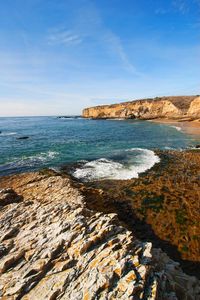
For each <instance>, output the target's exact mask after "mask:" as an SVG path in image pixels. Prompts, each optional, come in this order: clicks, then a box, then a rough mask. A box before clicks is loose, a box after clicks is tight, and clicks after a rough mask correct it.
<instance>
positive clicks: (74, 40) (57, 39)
mask: <svg viewBox="0 0 200 300" xmlns="http://www.w3.org/2000/svg"><path fill="white" fill-rule="evenodd" d="M47 42H48V44H50V45H61V44H63V45H77V44H80V43H81V42H82V38H81V37H80V36H79V35H78V34H75V33H73V32H72V31H71V30H65V29H63V30H53V31H52V32H51V33H50V34H49V35H48V37H47Z"/></svg>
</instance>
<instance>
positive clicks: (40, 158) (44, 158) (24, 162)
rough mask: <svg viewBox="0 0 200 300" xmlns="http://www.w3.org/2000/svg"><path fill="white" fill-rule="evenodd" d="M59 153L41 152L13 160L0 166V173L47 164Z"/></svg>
mask: <svg viewBox="0 0 200 300" xmlns="http://www.w3.org/2000/svg"><path fill="white" fill-rule="evenodd" d="M58 154H59V153H58V152H56V151H48V152H41V153H38V154H35V155H31V156H22V157H21V158H17V157H16V158H14V159H13V161H12V162H8V163H5V164H2V165H0V171H3V170H11V169H13V168H14V169H18V168H23V167H34V166H38V165H40V164H41V163H44V162H48V161H50V160H52V159H53V158H55V157H56V156H57V155H58Z"/></svg>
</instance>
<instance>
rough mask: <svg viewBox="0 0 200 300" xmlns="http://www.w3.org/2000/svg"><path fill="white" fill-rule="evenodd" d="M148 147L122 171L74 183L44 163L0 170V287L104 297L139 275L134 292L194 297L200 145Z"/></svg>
mask: <svg viewBox="0 0 200 300" xmlns="http://www.w3.org/2000/svg"><path fill="white" fill-rule="evenodd" d="M156 154H157V155H159V157H160V162H159V163H157V164H155V165H154V166H153V167H152V168H151V169H149V170H147V171H146V172H144V173H143V174H141V175H140V177H139V178H135V179H129V180H102V181H95V182H88V183H86V182H84V183H83V182H81V181H80V180H77V179H74V178H73V177H72V176H71V175H69V174H68V173H65V172H63V173H58V172H56V171H53V170H49V169H46V170H44V169H43V170H41V171H39V172H31V173H23V174H17V175H10V176H5V177H0V205H1V207H2V209H0V217H1V219H2V220H3V223H2V224H3V226H2V228H1V230H0V231H1V236H2V245H3V246H2V248H1V249H2V251H3V252H2V254H3V256H2V257H0V266H1V271H2V275H1V276H2V279H3V280H2V287H3V293H4V294H3V296H4V295H5V296H8V295H9V296H11V297H12V296H13V297H16V298H20V299H21V298H24V297H27V299H29V298H30V299H32V298H37V299H38V296H39V298H41V299H46V297H47V296H48V297H49V296H51V295H53V296H54V295H63V294H62V293H63V291H64V295H65V296H66V299H79V298H80V299H82V297H83V294H84V295H88V291H89V292H90V291H92V293H93V296H94V295H95V299H96V297H97V298H99V295H101V293H102V292H103V293H104V297H103V298H102V299H104V298H106V297H107V295H109V296H110V291H112V289H113V288H114V289H115V293H119V294H117V295H118V296H117V297H116V298H115V299H120V298H121V297H122V295H125V298H126V299H129V298H128V296H127V294H126V291H127V290H128V289H129V287H130V288H131V289H135V288H136V289H137V288H138V283H139V284H140V291H141V298H142V297H143V296H144V295H145V299H147V296H149V295H159V296H158V297H157V296H155V297H153V298H152V299H154V300H155V299H157V298H159V299H164V298H163V297H164V296H163V297H162V295H165V297H166V293H169V296H170V295H171V294H172V292H173V293H174V295H176V297H177V299H183V298H185V295H186V296H187V297H189V298H190V299H196V296H197V295H199V288H200V282H199V280H198V278H199V267H200V261H199V256H198V249H199V237H198V232H199V230H200V228H199V226H200V220H199V214H198V207H199V198H198V196H199V195H198V187H199V181H198V176H199V175H198V174H200V151H192V150H185V151H169V150H165V151H161V150H157V151H156ZM11 249H12V250H11ZM10 250H11V251H10ZM124 270H125V272H126V273H125V275H124ZM77 274H78V276H77ZM91 274H92V276H93V277H94V278H95V279H94V281H92V286H91ZM191 276H192V277H191ZM108 277H109V280H107V279H108ZM19 278H20V287H19ZM113 278H114V280H113ZM102 280H103V285H102V287H101V289H100V290H99V286H101V284H102ZM55 282H56V285H55ZM105 282H106V284H105ZM27 285H28V287H29V286H30V289H27ZM73 293H74V294H73ZM137 293H138V289H137ZM153 293H154V294H153ZM72 294H73V296H72ZM77 295H78V296H77ZM137 295H138V294H137ZM188 295H189V296H188ZM53 296H52V298H53ZM71 296H72V297H71ZM79 296H80V297H79ZM86 298H87V297H85V298H84V299H86ZM189 298H188V299H189ZM87 299H93V297H89V298H87Z"/></svg>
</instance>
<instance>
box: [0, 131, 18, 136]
mask: <svg viewBox="0 0 200 300" xmlns="http://www.w3.org/2000/svg"><path fill="white" fill-rule="evenodd" d="M16 134H17V132H2V133H0V136H10V135H16Z"/></svg>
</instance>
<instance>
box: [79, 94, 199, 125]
mask: <svg viewBox="0 0 200 300" xmlns="http://www.w3.org/2000/svg"><path fill="white" fill-rule="evenodd" d="M82 115H83V117H85V118H95V119H106V118H125V119H129V118H131V119H143V120H148V119H157V118H166V119H193V118H194V119H196V118H200V97H195V96H188V97H184V96H179V97H161V98H155V99H144V100H136V101H132V102H124V103H120V104H114V105H103V106H96V107H91V108H86V109H84V110H83V114H82Z"/></svg>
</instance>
